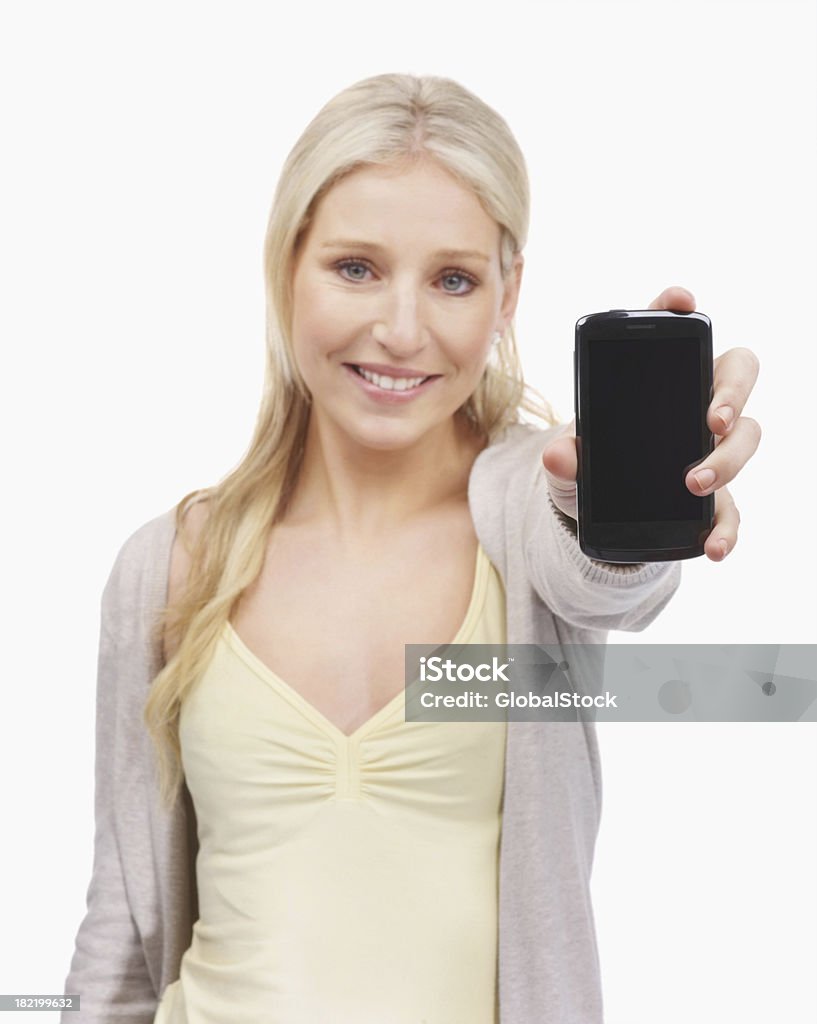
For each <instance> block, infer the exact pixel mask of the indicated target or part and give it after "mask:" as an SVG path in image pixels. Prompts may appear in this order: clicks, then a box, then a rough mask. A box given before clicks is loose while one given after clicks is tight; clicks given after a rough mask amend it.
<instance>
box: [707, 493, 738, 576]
mask: <svg viewBox="0 0 817 1024" xmlns="http://www.w3.org/2000/svg"><path fill="white" fill-rule="evenodd" d="M739 526H740V512H738V509H737V506H736V505H735V502H734V501H733V499H732V495H731V494H730V493H729V488H728V487H721V488H720V489H719V490H717V491H715V520H714V523H713V525H712V532H711V533H710V534H709V536H708V537H707V538H706V541H705V543H704V554H705V555H706V557H707V558H709V559H711V560H712V561H713V562H722V561H723V560H724V558H726V556H727V555H728V554H729V552H730V551H731V550H732V549H733V548H734V546H735V544H737V541H738V527H739ZM724 544H725V545H726V550H724V549H723V545H724Z"/></svg>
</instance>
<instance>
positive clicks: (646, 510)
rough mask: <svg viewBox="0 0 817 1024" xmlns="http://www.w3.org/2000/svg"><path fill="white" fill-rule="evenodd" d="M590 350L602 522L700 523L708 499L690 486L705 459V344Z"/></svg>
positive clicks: (649, 343) (595, 475) (673, 341)
mask: <svg viewBox="0 0 817 1024" xmlns="http://www.w3.org/2000/svg"><path fill="white" fill-rule="evenodd" d="M588 344H589V363H588V365H589V379H588V387H589V397H590V409H591V421H592V427H591V431H592V433H591V437H590V448H591V450H592V473H591V474H590V501H591V507H592V515H593V520H594V522H598V523H637V522H658V521H662V520H679V519H700V518H701V516H702V506H703V499H702V498H699V497H697V496H696V495H694V494H692V493H691V492H690V491H689V489H688V488H687V486H686V484H685V483H684V479H685V477H686V475H687V473H688V472H689V470H690V469H691V468H692V466H694V465H695V464H696V463H698V462H700V461H701V459H702V458H703V456H704V454H705V453H702V451H701V421H702V418H703V416H704V414H705V412H704V410H703V409H702V408H701V344H700V341H699V339H698V338H696V337H683V336H679V337H672V338H661V339H660V340H659V339H657V338H655V337H649V338H647V337H645V338H637V337H636V338H631V337H628V338H622V339H620V340H619V339H607V338H605V339H591V340H590V341H589V343H588Z"/></svg>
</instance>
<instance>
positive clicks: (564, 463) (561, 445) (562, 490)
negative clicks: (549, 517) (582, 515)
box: [542, 419, 578, 519]
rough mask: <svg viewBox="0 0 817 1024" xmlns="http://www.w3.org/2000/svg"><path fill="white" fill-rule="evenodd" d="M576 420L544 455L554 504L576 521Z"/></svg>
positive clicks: (553, 441)
mask: <svg viewBox="0 0 817 1024" xmlns="http://www.w3.org/2000/svg"><path fill="white" fill-rule="evenodd" d="M574 426H575V419H574V420H571V421H570V423H568V424H566V425H565V427H564V429H563V430H561V431H559V432H558V434H557V435H556V437H555V438H554V439H553V440H552V441H550V442H549V444H548V446H547V447H546V448H545V450H544V451H543V453H542V465H543V467H544V470H545V478H546V480H547V484H548V490H549V491H550V497H551V499H552V501H553V504H554V505H555V506H556V507H557V508H558V509H559V510H560V511H561V512H563V513H564V514H565V515H566V516H570V518H571V519H576V518H577V515H578V512H577V508H578V505H577V499H576V472H577V469H578V461H577V459H576V434H575V430H574Z"/></svg>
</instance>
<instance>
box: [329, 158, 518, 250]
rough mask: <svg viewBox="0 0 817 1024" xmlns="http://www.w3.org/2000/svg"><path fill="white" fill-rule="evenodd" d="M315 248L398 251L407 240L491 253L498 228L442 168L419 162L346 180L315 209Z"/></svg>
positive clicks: (353, 175)
mask: <svg viewBox="0 0 817 1024" xmlns="http://www.w3.org/2000/svg"><path fill="white" fill-rule="evenodd" d="M310 234H311V236H312V241H313V243H314V244H321V243H322V242H323V241H326V240H329V239H333V238H360V239H364V238H365V239H368V240H371V241H378V242H382V243H383V244H384V245H387V246H388V245H389V244H390V240H391V242H392V244H393V246H394V248H395V249H396V250H397V249H400V248H402V247H404V246H405V245H407V244H412V241H416V242H417V243H421V244H422V245H423V246H428V247H429V248H434V247H440V248H446V247H447V248H455V247H462V248H475V247H482V251H483V252H486V253H488V254H492V253H493V252H494V250H495V249H496V250H497V252H498V243H499V235H500V229H499V225H498V224H497V222H496V221H495V220H494V219H493V218H492V217H491V216H490V215H489V214H488V213H487V212H486V211H485V209H484V208H483V206H482V204H481V203H480V201H479V199H478V198H477V196H476V195H475V193H474V191H473V190H472V189H471V188H469V187H468V186H467V185H463V184H462V183H460V182H459V181H457V179H456V178H454V177H453V175H451V174H449V173H448V171H446V170H445V169H444V168H442V167H440V166H439V165H438V164H436V163H434V162H431V161H423V162H421V163H418V164H416V165H413V166H411V167H408V168H401V167H395V166H386V167H380V166H367V167H361V168H357V169H356V170H354V171H352V172H351V173H350V174H348V175H346V176H345V177H344V178H342V179H341V180H340V181H338V182H336V183H335V185H333V186H332V188H331V189H330V190H329V191H328V192H327V193H326V195H324V196H323V197H322V199H321V201H320V203H319V204H318V207H317V210H316V212H315V216H314V219H313V222H312V231H311V232H310Z"/></svg>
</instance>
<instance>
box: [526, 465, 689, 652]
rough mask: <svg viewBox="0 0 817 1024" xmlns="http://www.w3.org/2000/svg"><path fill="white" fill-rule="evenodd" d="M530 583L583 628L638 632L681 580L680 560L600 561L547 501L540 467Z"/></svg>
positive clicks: (530, 534) (530, 509)
mask: <svg viewBox="0 0 817 1024" xmlns="http://www.w3.org/2000/svg"><path fill="white" fill-rule="evenodd" d="M523 543H524V549H525V564H526V566H527V569H528V576H529V579H530V582H531V585H532V586H533V588H534V589H535V590H536V592H537V594H538V595H539V597H540V598H541V599H542V600H543V601H544V602H545V603H546V604H547V605H548V607H549V608H550V609H551V611H553V612H554V613H555V614H556V615H558V616H560V617H561V618H562V619H564V620H565V621H566V622H569V623H571V624H572V625H573V626H576V627H578V628H582V629H600V630H609V629H618V630H624V631H625V632H633V633H634V632H640V631H641V630H643V629H644V628H645V627H647V626H648V625H649V624H650V623H651V622H652V621H653V620H654V619H655V617H656V616H657V615H658V613H659V612H660V611H661V609H662V608H664V607H665V605H666V604H667V603H668V602H669V600H670V599H671V598H672V596H673V594H674V593H675V591H676V590H677V589H678V586H679V585H680V582H681V562H679V561H676V562H638V563H634V564H630V565H626V564H617V563H612V562H600V561H597V560H596V559H593V558H589V557H588V556H587V555H586V554H585V553H584V552H583V551H582V549H581V548H580V547H579V541H578V538H577V536H576V528H575V523H573V522H572V521H570V520H569V518H568V517H567V516H565V515H564V513H563V512H561V511H560V510H559V509H558V508H557V507H556V505H554V503H553V501H552V500H551V497H550V494H549V492H548V486H547V478H546V475H545V470H544V466H542V465H541V462H540V465H539V469H538V471H537V472H536V474H535V477H534V482H533V487H532V488H531V491H530V495H529V500H528V506H527V509H526V514H525V529H524V539H523Z"/></svg>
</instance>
